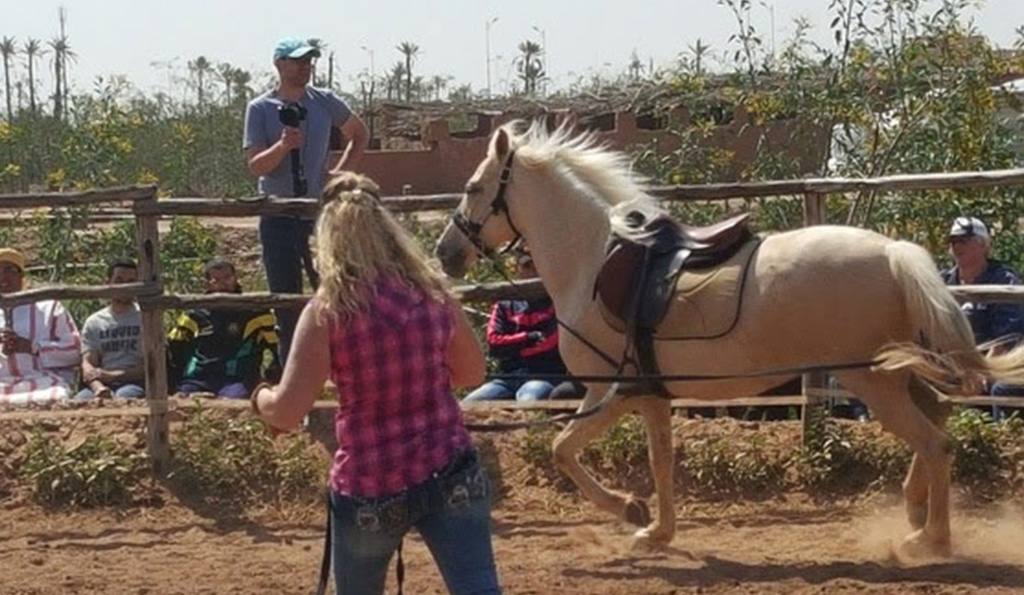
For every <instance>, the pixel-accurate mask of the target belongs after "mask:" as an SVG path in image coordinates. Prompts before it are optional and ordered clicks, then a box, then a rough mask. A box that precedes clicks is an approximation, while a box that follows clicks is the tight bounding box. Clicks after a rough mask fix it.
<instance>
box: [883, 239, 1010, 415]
mask: <svg viewBox="0 0 1024 595" xmlns="http://www.w3.org/2000/svg"><path fill="white" fill-rule="evenodd" d="M885 251H886V256H887V257H888V259H889V268H890V270H891V272H892V274H893V276H894V277H895V279H896V283H897V284H898V285H899V287H900V290H901V291H902V294H903V303H904V307H905V308H906V310H907V316H908V320H909V321H910V322H911V325H912V326H911V328H912V329H913V330H914V334H915V335H917V336H918V337H919V340H918V342H916V343H898V344H891V345H887V346H885V347H884V348H883V349H882V350H881V351H880V352H879V353H878V356H877V359H878V361H879V364H878V365H877V367H876V369H882V370H896V369H908V370H910V371H911V372H913V373H914V374H915V375H917V376H918V377H920V378H921V379H922V380H925V381H926V382H928V383H929V384H931V385H932V386H933V387H935V388H936V389H939V390H941V391H943V392H947V393H950V392H952V393H959V394H965V395H967V394H978V392H979V391H980V389H981V387H982V386H983V381H984V380H986V379H990V380H1003V381H1010V382H1013V381H1014V380H1017V379H1019V380H1020V381H1021V382H1024V347H1022V348H1019V349H1014V350H1013V351H1010V352H1008V353H1006V354H1004V355H1000V356H995V357H989V358H986V357H983V356H982V354H981V352H980V351H979V350H978V347H977V345H976V344H975V342H974V333H973V331H972V330H971V326H970V323H969V322H968V321H967V317H966V316H965V315H964V313H963V312H962V311H961V310H960V306H959V304H957V301H956V300H955V299H954V298H953V294H952V293H951V292H950V291H949V288H948V287H946V285H945V283H944V282H943V280H942V277H941V276H940V275H939V273H938V270H937V269H936V267H935V262H934V261H933V260H932V257H931V255H930V254H928V252H927V251H925V250H924V248H921V247H920V246H917V245H916V244H912V243H910V242H903V241H897V242H893V243H891V244H889V245H887V246H886V249H885Z"/></svg>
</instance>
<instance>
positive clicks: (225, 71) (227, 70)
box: [217, 62, 235, 105]
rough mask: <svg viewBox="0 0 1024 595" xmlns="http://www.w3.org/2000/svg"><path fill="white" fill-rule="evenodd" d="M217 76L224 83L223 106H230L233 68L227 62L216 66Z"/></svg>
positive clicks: (233, 75) (233, 78)
mask: <svg viewBox="0 0 1024 595" xmlns="http://www.w3.org/2000/svg"><path fill="white" fill-rule="evenodd" d="M217 74H218V75H220V80H221V82H222V83H224V105H231V87H232V85H233V84H234V80H235V68H234V67H233V66H231V65H230V64H228V63H227V62H221V63H220V64H218V65H217Z"/></svg>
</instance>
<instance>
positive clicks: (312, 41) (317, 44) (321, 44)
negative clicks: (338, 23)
mask: <svg viewBox="0 0 1024 595" xmlns="http://www.w3.org/2000/svg"><path fill="white" fill-rule="evenodd" d="M306 42H307V43H309V45H311V46H313V47H314V48H316V49H317V51H318V52H320V55H321V56H323V55H324V54H325V53H327V42H326V41H324V40H322V39H320V38H319V37H310V38H309V39H307V40H306ZM331 68H333V64H332V65H331V66H330V67H329V68H328V72H327V78H328V79H330V78H331V73H330V69H331ZM313 85H314V86H316V87H323V86H324V80H323V79H322V78H320V77H318V76H317V69H316V63H315V62H314V63H313ZM327 86H328V87H330V86H331V82H330V80H328V82H327Z"/></svg>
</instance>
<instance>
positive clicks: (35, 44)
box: [24, 37, 45, 114]
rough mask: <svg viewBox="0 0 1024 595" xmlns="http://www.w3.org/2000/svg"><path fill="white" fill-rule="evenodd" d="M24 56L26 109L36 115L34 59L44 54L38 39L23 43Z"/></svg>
mask: <svg viewBox="0 0 1024 595" xmlns="http://www.w3.org/2000/svg"><path fill="white" fill-rule="evenodd" d="M24 52H25V56H26V58H27V59H28V108H29V111H30V112H32V113H33V114H35V113H36V75H35V70H36V69H35V62H36V58H38V57H39V56H42V55H43V54H44V53H45V50H44V49H43V43H42V42H41V41H39V40H38V39H33V38H31V37H30V38H29V39H28V41H26V42H25V49H24Z"/></svg>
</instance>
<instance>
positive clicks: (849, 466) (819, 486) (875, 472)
mask: <svg viewBox="0 0 1024 595" xmlns="http://www.w3.org/2000/svg"><path fill="white" fill-rule="evenodd" d="M850 427H851V426H847V425H843V424H839V423H837V422H835V421H834V420H826V421H824V422H823V424H822V425H821V426H820V428H819V429H816V430H812V431H811V432H809V436H808V437H807V440H806V443H805V445H804V449H803V451H802V453H801V455H800V464H799V466H798V470H799V475H800V480H801V482H802V483H803V484H804V485H805V486H806V487H807V488H809V489H811V490H817V491H828V492H834V491H843V492H850V491H863V490H865V489H869V488H890V487H893V486H895V485H898V484H899V482H900V480H901V479H902V478H903V476H904V475H905V474H906V470H907V468H908V466H909V465H910V451H909V449H907V448H906V447H905V446H904V445H903V443H902V442H899V441H897V440H896V439H894V438H892V437H890V436H888V435H886V436H877V435H867V434H865V435H861V436H856V435H854V434H853V433H852V432H851V431H850V429H849V428H850Z"/></svg>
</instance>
